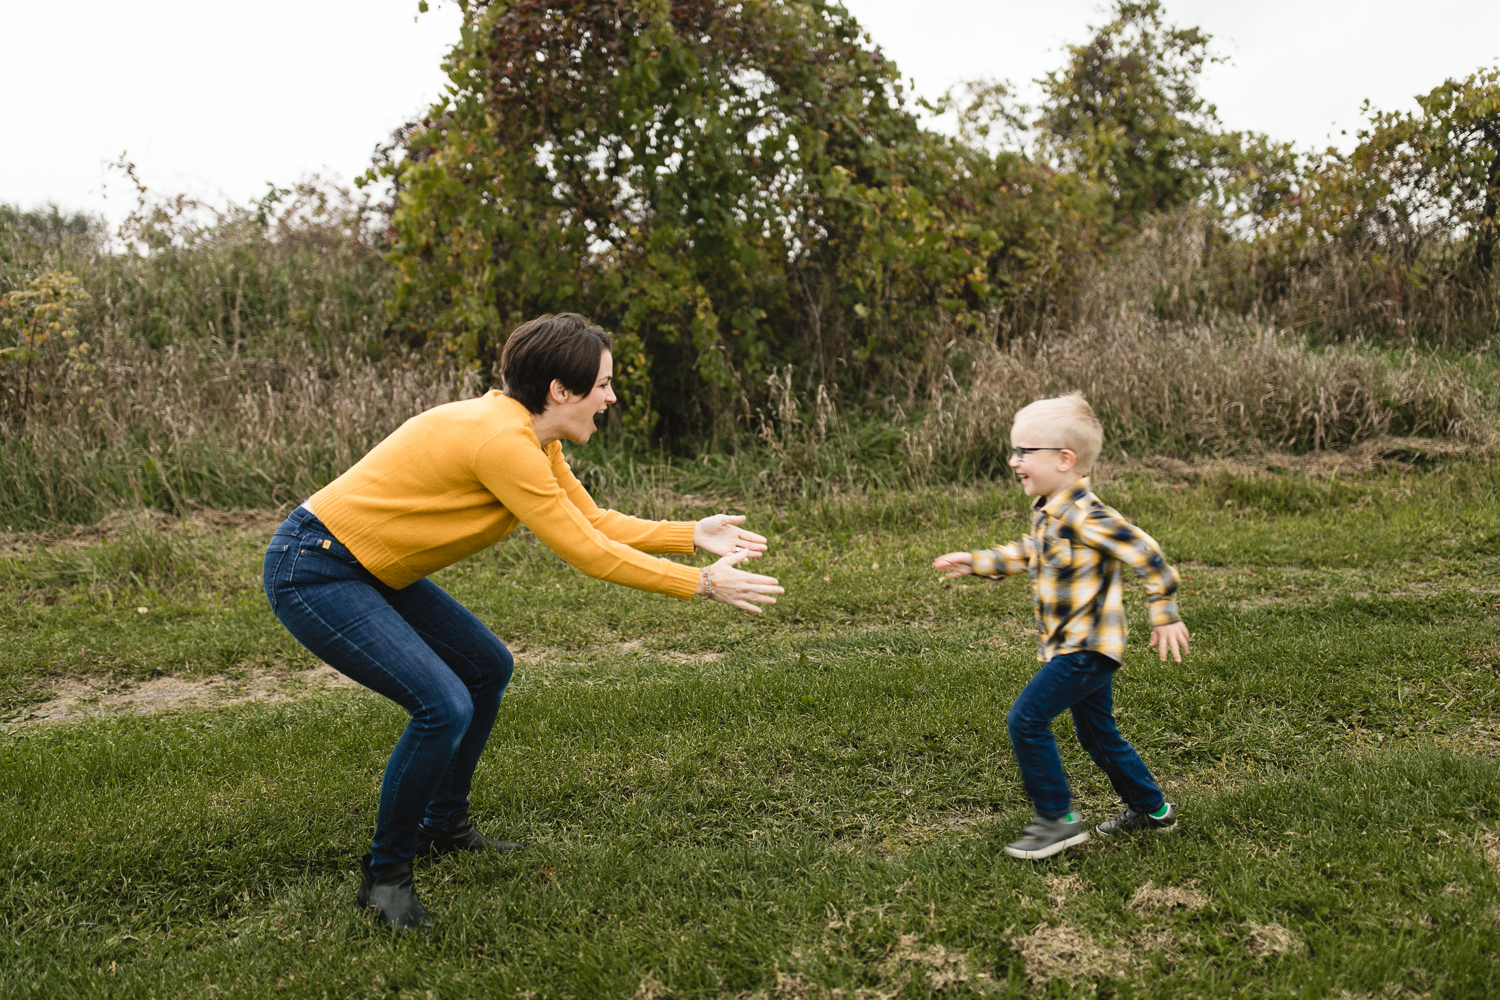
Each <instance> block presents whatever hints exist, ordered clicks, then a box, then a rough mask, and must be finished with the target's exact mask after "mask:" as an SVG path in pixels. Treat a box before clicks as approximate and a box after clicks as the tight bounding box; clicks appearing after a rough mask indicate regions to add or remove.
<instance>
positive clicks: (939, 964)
mask: <svg viewBox="0 0 1500 1000" xmlns="http://www.w3.org/2000/svg"><path fill="white" fill-rule="evenodd" d="M913 966H915V969H913ZM881 971H882V972H883V973H885V975H886V976H887V977H889V978H890V980H891V981H892V983H893V984H895V983H901V984H902V985H903V989H901V990H898V991H897V992H905V990H904V984H905V981H906V980H908V979H909V978H910V976H911V974H912V972H913V971H917V972H919V973H920V974H921V975H922V977H923V978H924V979H926V980H927V985H928V986H930V987H931V988H932V989H934V990H941V989H946V988H947V987H949V986H954V985H958V984H961V983H967V982H969V981H970V980H971V979H988V978H989V975H988V974H986V973H983V972H980V973H972V972H970V971H969V956H967V955H965V954H964V953H963V952H961V951H949V950H948V949H947V948H945V947H943V946H942V945H940V944H934V945H927V946H925V947H924V946H922V945H921V944H920V943H919V939H918V938H917V935H915V934H903V935H901V937H900V938H899V939H898V940H897V941H896V947H895V948H893V949H891V954H890V957H889V958H887V959H886V960H885V962H884V963H882V965H881Z"/></svg>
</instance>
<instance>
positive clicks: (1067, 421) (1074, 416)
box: [1011, 392, 1104, 476]
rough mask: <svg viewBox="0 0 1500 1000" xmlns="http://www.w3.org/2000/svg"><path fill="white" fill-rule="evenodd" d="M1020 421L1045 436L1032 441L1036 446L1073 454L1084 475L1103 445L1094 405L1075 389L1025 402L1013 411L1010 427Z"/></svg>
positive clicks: (1089, 469) (1101, 429)
mask: <svg viewBox="0 0 1500 1000" xmlns="http://www.w3.org/2000/svg"><path fill="white" fill-rule="evenodd" d="M1022 423H1025V424H1027V425H1028V426H1029V427H1030V428H1032V429H1034V430H1037V431H1039V432H1041V435H1042V436H1043V437H1044V438H1046V440H1045V441H1037V442H1035V444H1036V445H1037V447H1041V446H1043V445H1045V446H1047V447H1050V448H1066V449H1068V450H1069V451H1071V452H1072V453H1073V454H1075V455H1077V456H1078V465H1077V466H1076V468H1077V469H1078V471H1079V473H1080V474H1082V475H1085V476H1086V475H1088V474H1089V472H1090V471H1091V470H1092V469H1093V468H1094V460H1095V459H1097V458H1098V457H1099V451H1100V449H1102V448H1103V447H1104V428H1103V427H1102V426H1100V424H1099V418H1098V417H1096V416H1094V408H1093V407H1092V406H1090V405H1089V402H1088V400H1086V399H1084V398H1083V396H1082V395H1080V394H1079V393H1076V392H1074V393H1069V394H1068V395H1066V396H1057V397H1055V398H1053V399H1038V400H1037V401H1036V402H1034V403H1027V404H1026V405H1025V406H1023V407H1021V408H1020V409H1019V410H1017V411H1016V416H1015V419H1014V420H1013V421H1012V422H1011V427H1013V428H1014V427H1017V426H1019V425H1020V424H1022ZM1028 443H1030V442H1028Z"/></svg>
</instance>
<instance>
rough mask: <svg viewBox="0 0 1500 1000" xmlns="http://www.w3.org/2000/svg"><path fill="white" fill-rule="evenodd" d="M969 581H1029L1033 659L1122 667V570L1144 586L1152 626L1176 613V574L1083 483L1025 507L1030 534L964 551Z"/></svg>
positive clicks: (1175, 616)
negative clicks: (1024, 577)
mask: <svg viewBox="0 0 1500 1000" xmlns="http://www.w3.org/2000/svg"><path fill="white" fill-rule="evenodd" d="M971 557H972V558H973V561H974V574H975V575H976V576H984V577H989V578H990V579H1001V578H1003V577H1007V576H1014V575H1016V574H1019V573H1029V574H1030V575H1031V587H1032V593H1033V595H1034V596H1035V598H1036V622H1037V628H1038V629H1040V630H1041V633H1042V638H1041V643H1040V644H1039V646H1038V648H1037V659H1039V660H1043V661H1046V660H1050V659H1051V658H1052V657H1054V656H1060V655H1063V654H1065V653H1077V652H1082V651H1083V650H1092V651H1093V652H1096V653H1101V654H1103V655H1104V656H1107V657H1109V658H1110V659H1112V660H1114V661H1115V662H1116V663H1121V662H1123V660H1124V655H1125V607H1124V602H1123V600H1122V596H1123V592H1124V581H1123V580H1122V575H1123V574H1122V572H1121V568H1122V566H1126V565H1128V566H1129V567H1130V568H1131V569H1133V570H1135V571H1136V573H1138V574H1139V575H1140V577H1141V580H1142V581H1143V582H1144V583H1145V585H1146V594H1147V597H1148V599H1149V601H1150V603H1151V625H1152V627H1153V628H1154V627H1156V626H1159V625H1170V624H1172V623H1173V622H1176V621H1180V620H1181V619H1180V618H1179V617H1178V614H1177V602H1176V601H1175V600H1174V597H1175V595H1176V594H1177V571H1176V570H1174V569H1173V568H1172V567H1171V566H1168V565H1167V561H1166V559H1165V558H1164V557H1163V556H1162V552H1161V546H1159V545H1157V544H1156V540H1155V539H1153V538H1152V537H1151V536H1150V535H1148V534H1146V533H1145V532H1144V531H1142V530H1141V529H1140V528H1137V527H1136V526H1135V525H1133V524H1131V523H1130V522H1129V521H1127V520H1125V519H1124V518H1123V517H1121V516H1120V512H1119V511H1117V510H1115V509H1114V508H1112V507H1107V506H1105V504H1104V503H1103V502H1102V501H1101V500H1100V499H1099V498H1098V497H1096V496H1094V494H1093V491H1092V490H1091V489H1090V488H1089V481H1088V480H1087V479H1080V480H1079V481H1078V482H1077V483H1075V484H1074V485H1073V486H1072V487H1070V488H1069V489H1066V490H1062V491H1061V492H1059V493H1058V494H1057V495H1056V496H1054V497H1053V498H1052V499H1051V500H1050V501H1049V500H1047V499H1046V498H1045V497H1038V498H1037V499H1036V502H1035V503H1033V504H1032V506H1031V534H1029V535H1027V536H1026V537H1025V538H1022V539H1020V540H1018V541H1014V542H1010V543H1009V544H1006V545H1001V546H999V547H997V548H993V549H981V550H980V551H977V552H974V553H971Z"/></svg>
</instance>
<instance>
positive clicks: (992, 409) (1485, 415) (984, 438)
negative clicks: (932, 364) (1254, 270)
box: [908, 309, 1494, 473]
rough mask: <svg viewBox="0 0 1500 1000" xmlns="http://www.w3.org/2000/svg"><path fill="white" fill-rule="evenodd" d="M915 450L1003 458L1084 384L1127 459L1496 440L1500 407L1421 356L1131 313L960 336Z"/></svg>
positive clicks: (976, 460) (921, 456)
mask: <svg viewBox="0 0 1500 1000" xmlns="http://www.w3.org/2000/svg"><path fill="white" fill-rule="evenodd" d="M952 357H953V358H954V362H955V363H954V364H953V365H952V367H951V368H950V369H949V371H948V372H947V374H946V377H945V378H944V379H943V380H942V381H941V382H939V383H938V385H937V387H936V388H935V389H934V391H933V392H932V394H931V398H930V408H929V410H928V413H927V415H926V417H925V419H924V420H923V421H922V423H921V425H920V426H919V427H918V428H917V429H916V430H914V431H913V432H912V433H911V434H910V435H909V448H908V454H909V456H910V460H911V461H912V463H913V465H914V466H915V467H916V468H918V469H922V470H932V469H937V468H941V467H948V468H957V469H966V470H971V471H974V472H981V473H983V472H988V471H994V470H996V469H998V468H1000V467H1002V466H1003V463H1004V456H1005V454H1006V453H1007V452H1008V450H1009V447H1010V443H1009V438H1008V433H1009V429H1010V422H1011V417H1012V416H1013V415H1014V414H1015V412H1016V410H1018V409H1019V408H1020V407H1022V406H1024V405H1025V404H1026V403H1028V402H1030V401H1031V400H1033V399H1039V398H1042V397H1045V396H1055V395H1059V394H1061V393H1065V392H1074V391H1076V392H1081V393H1083V394H1084V396H1085V397H1087V398H1088V399H1089V400H1090V401H1091V402H1092V403H1093V404H1094V407H1095V409H1096V410H1097V411H1098V413H1099V416H1100V419H1101V421H1102V422H1103V423H1104V425H1105V436H1106V441H1107V442H1108V447H1109V448H1110V449H1111V450H1112V451H1115V452H1117V453H1125V454H1127V455H1128V454H1131V453H1134V454H1137V455H1139V454H1142V453H1144V452H1148V451H1159V452H1167V453H1174V454H1181V453H1189V454H1203V453H1208V454H1242V453H1245V452H1257V451H1264V450H1287V451H1304V450H1320V449H1325V448H1340V447H1345V446H1348V445H1351V444H1355V443H1357V442H1360V441H1364V440H1368V439H1370V438H1374V437H1380V436H1384V435H1390V434H1401V435H1428V436H1437V437H1453V438H1458V439H1461V440H1464V441H1469V442H1474V443H1487V442H1489V441H1490V440H1492V438H1493V437H1494V430H1493V426H1492V423H1491V413H1492V407H1491V403H1490V401H1488V400H1486V399H1485V398H1484V397H1483V395H1482V394H1481V393H1480V391H1479V390H1478V389H1476V388H1475V386H1474V385H1473V384H1472V383H1471V381H1470V380H1469V378H1468V377H1466V375H1465V373H1464V371H1463V370H1462V368H1461V367H1460V366H1458V365H1456V364H1454V363H1452V362H1444V361H1441V360H1439V359H1437V358H1435V357H1432V356H1430V355H1423V354H1420V353H1418V352H1417V351H1415V350H1407V351H1404V352H1382V351H1376V350H1372V349H1369V348H1366V347H1364V346H1363V345H1360V344H1357V343H1356V344H1347V345H1336V346H1331V347H1326V348H1322V349H1314V348H1313V347H1311V346H1310V345H1309V344H1308V342H1307V340H1306V338H1304V337H1298V336H1294V335H1291V334H1287V333H1285V332H1280V331H1276V330H1272V329H1269V328H1265V327H1257V326H1253V325H1249V324H1244V323H1240V322H1234V323H1220V324H1214V325H1209V324H1199V325H1182V324H1171V323H1163V322H1160V321H1156V320H1153V319H1150V318H1148V317H1146V316H1144V315H1142V313H1140V312H1139V311H1134V310H1129V309H1125V310H1121V311H1119V312H1117V313H1116V315H1115V316H1113V317H1111V318H1110V319H1108V320H1107V321H1103V322H1096V323H1094V324H1093V325H1090V326H1086V327H1082V328H1080V329H1075V330H1073V331H1071V332H1069V333H1066V334H1057V335H1053V336H1049V337H1045V338H1033V339H1026V340H1015V341H1012V342H1010V343H1009V344H1006V345H1004V346H994V345H990V344H985V343H980V344H976V343H972V342H970V343H962V344H955V346H954V348H953V349H952Z"/></svg>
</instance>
